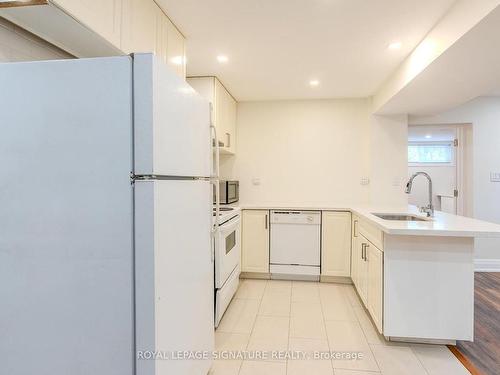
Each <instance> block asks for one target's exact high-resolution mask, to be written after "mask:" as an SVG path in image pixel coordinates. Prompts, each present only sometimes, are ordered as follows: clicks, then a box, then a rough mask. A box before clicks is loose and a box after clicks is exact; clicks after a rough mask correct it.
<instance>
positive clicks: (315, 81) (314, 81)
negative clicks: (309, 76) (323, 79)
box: [309, 79, 319, 86]
mask: <svg viewBox="0 0 500 375" xmlns="http://www.w3.org/2000/svg"><path fill="white" fill-rule="evenodd" d="M309 85H311V86H318V85H319V81H318V80H317V79H313V80H311V81H309Z"/></svg>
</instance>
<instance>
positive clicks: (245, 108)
mask: <svg viewBox="0 0 500 375" xmlns="http://www.w3.org/2000/svg"><path fill="white" fill-rule="evenodd" d="M371 109H372V103H371V100H370V99H331V100H302V101H266V102H243V103H239V104H238V121H237V145H236V147H237V150H236V156H234V157H233V156H222V157H221V172H222V176H223V177H224V178H228V179H230V178H234V179H238V180H240V187H241V189H240V190H241V201H242V202H243V203H257V204H259V203H260V204H266V203H272V204H282V205H285V206H286V205H294V204H298V205H304V204H305V205H307V204H311V205H324V206H339V207H342V206H343V205H352V204H368V203H370V202H371V203H373V204H375V205H381V204H384V205H393V206H395V205H401V204H403V205H406V204H407V196H406V194H404V187H403V183H404V182H405V180H406V177H407V149H406V142H407V118H406V116H398V117H390V118H388V117H382V116H372V115H370V113H371ZM364 177H367V178H369V180H370V184H369V185H366V186H365V185H361V179H362V178H364ZM253 179H259V180H260V185H255V184H254V183H253V181H252V180H253Z"/></svg>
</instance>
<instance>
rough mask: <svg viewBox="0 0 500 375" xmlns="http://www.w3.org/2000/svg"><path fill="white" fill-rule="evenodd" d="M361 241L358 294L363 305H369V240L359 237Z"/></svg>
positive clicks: (359, 242) (359, 246)
mask: <svg viewBox="0 0 500 375" xmlns="http://www.w3.org/2000/svg"><path fill="white" fill-rule="evenodd" d="M358 238H359V241H358V252H359V260H358V262H359V263H358V270H357V272H358V285H357V289H358V294H359V296H360V297H361V300H362V301H363V303H364V304H365V306H366V304H367V300H368V262H367V261H366V259H365V258H366V251H367V248H366V246H367V245H368V243H369V242H368V240H367V239H366V238H365V237H364V236H362V235H359V237H358Z"/></svg>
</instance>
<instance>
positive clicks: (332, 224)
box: [321, 211, 351, 277]
mask: <svg viewBox="0 0 500 375" xmlns="http://www.w3.org/2000/svg"><path fill="white" fill-rule="evenodd" d="M321 275H325V276H346V277H349V276H351V213H350V212H327V211H324V212H323V215H322V242H321Z"/></svg>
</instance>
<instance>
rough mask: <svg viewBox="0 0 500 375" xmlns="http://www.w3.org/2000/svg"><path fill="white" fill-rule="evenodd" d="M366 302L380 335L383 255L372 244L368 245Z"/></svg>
mask: <svg viewBox="0 0 500 375" xmlns="http://www.w3.org/2000/svg"><path fill="white" fill-rule="evenodd" d="M367 258H368V262H367V263H368V301H367V309H368V311H369V312H370V315H371V316H372V319H373V321H374V322H375V325H376V326H377V329H378V331H379V332H380V333H382V316H383V315H382V311H383V309H382V306H383V279H384V278H383V275H384V261H383V259H384V253H383V252H382V251H380V250H379V249H378V248H377V247H375V246H374V245H373V244H368V248H367Z"/></svg>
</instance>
